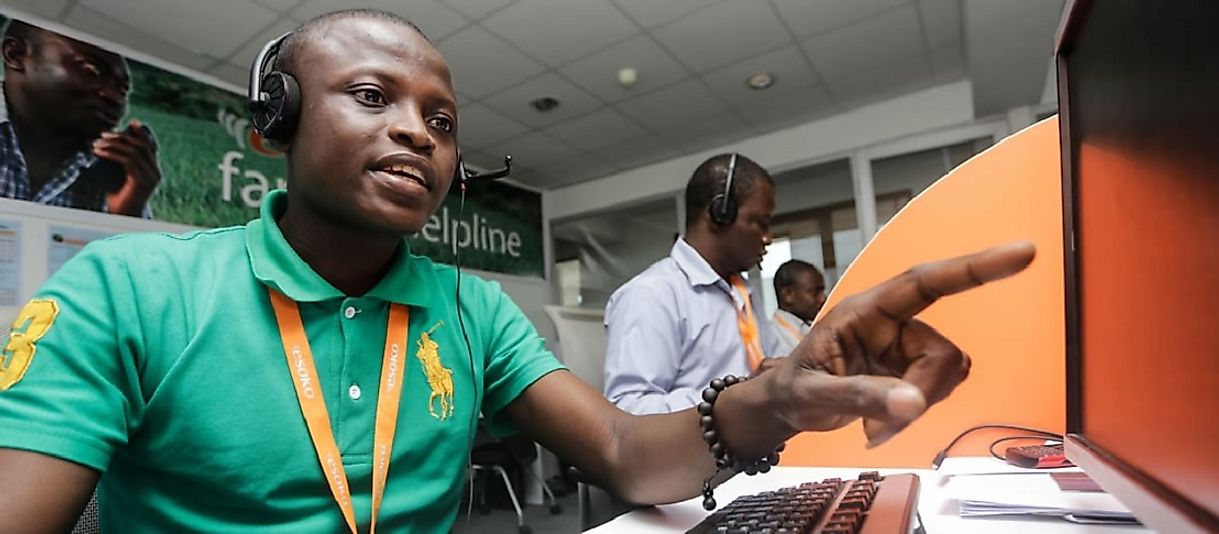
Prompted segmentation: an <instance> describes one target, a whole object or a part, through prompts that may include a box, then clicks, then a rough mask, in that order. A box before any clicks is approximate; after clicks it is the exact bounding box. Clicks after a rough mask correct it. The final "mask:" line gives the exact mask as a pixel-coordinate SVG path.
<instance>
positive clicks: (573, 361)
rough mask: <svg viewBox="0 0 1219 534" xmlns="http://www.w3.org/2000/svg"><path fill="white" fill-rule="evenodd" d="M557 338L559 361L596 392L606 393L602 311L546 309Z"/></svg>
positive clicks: (555, 307) (558, 307) (562, 308)
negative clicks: (556, 332)
mask: <svg viewBox="0 0 1219 534" xmlns="http://www.w3.org/2000/svg"><path fill="white" fill-rule="evenodd" d="M546 315H547V316H549V317H550V320H551V321H552V322H553V323H554V326H555V330H557V331H558V335H559V355H558V356H559V359H560V360H561V361H562V362H563V365H566V366H567V368H568V369H571V372H572V373H575V375H576V376H577V377H579V378H580V380H583V381H585V382H587V383H588V385H590V386H592V387H593V388H594V389H596V390H597V391H605V346H606V343H607V341H606V336H605V312H604V311H603V310H594V309H588V308H571V307H565V306H546Z"/></svg>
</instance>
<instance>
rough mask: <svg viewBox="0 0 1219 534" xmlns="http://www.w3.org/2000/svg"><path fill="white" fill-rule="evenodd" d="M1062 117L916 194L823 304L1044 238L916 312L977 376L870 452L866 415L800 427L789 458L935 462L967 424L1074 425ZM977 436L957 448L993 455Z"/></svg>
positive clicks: (814, 462)
mask: <svg viewBox="0 0 1219 534" xmlns="http://www.w3.org/2000/svg"><path fill="white" fill-rule="evenodd" d="M1061 187H1062V185H1061V169H1060V167H1059V146H1058V120H1057V118H1051V119H1047V120H1045V121H1042V122H1040V123H1038V124H1036V125H1034V126H1031V127H1029V128H1028V129H1025V130H1023V131H1021V132H1019V133H1017V134H1015V135H1013V136H1011V137H1009V138H1007V139H1005V140H1003V141H1002V142H1000V143H998V144H996V145H995V146H993V147H991V148H990V149H989V150H987V151H985V152H983V153H981V154H978V155H977V156H975V157H974V158H972V159H970V160H969V161H967V162H965V163H963V164H962V165H961V166H960V167H957V168H956V169H954V170H953V171H952V172H950V173H949V174H948V175H946V176H944V177H943V178H942V179H940V180H939V181H938V182H936V183H935V184H933V185H932V186H931V187H929V188H928V189H927V190H926V191H924V192H923V193H922V194H921V195H919V196H918V197H916V198H915V199H913V200H912V201H911V202H910V203H909V204H908V205H907V206H906V207H905V209H903V210H902V211H901V212H900V213H898V214H897V216H895V217H894V218H893V219H892V220H891V221H890V222H889V223H888V224H887V225H885V226H884V227H883V228H882V229H881V230H880V231H879V232H878V233H877V234H876V237H875V238H874V239H873V240H872V242H871V243H869V244H868V246H867V247H866V248H865V249H864V250H863V252H862V253H860V255H859V257H858V258H857V259H856V260H855V262H854V263H853V264H852V265H851V267H850V268H849V269H848V270H847V272H846V273H845V274H844V275H843V278H842V280H841V281H839V283H838V285H837V286H836V287H835V288H834V292H833V293H832V294H831V295H830V296H829V299H828V302H827V306H826V309H829V308H830V307H832V306H833V305H835V304H836V303H838V302H839V301H841V300H842V298H843V297H844V296H846V295H850V294H853V293H857V292H859V291H862V290H864V289H866V288H868V287H871V286H872V285H875V284H876V283H878V282H881V281H882V280H885V279H887V278H889V277H892V276H894V275H897V274H899V273H901V272H902V271H904V270H905V269H906V268H908V267H910V266H912V265H915V264H918V263H922V262H926V261H932V260H937V259H942V258H947V257H951V256H957V255H961V254H967V253H970V252H975V251H977V250H980V249H983V248H986V247H989V246H992V245H996V244H1000V243H1004V242H1008V241H1016V240H1025V241H1032V242H1033V243H1035V244H1036V245H1037V258H1036V259H1035V260H1034V261H1033V263H1032V265H1030V266H1029V268H1028V269H1027V270H1026V271H1024V272H1023V273H1021V274H1019V275H1017V276H1014V277H1012V278H1009V279H1006V280H1001V281H999V282H995V283H992V284H989V285H986V286H984V287H982V288H979V289H976V290H973V291H970V292H968V293H965V294H961V295H957V296H953V297H949V298H946V299H944V300H942V301H940V302H938V303H936V304H935V305H933V306H931V307H930V308H928V309H927V310H925V311H924V312H923V313H922V314H920V315H919V318H920V319H922V320H924V321H926V322H928V323H930V324H931V325H932V326H934V327H935V328H936V329H938V330H939V331H940V332H942V333H943V334H944V335H946V336H947V337H948V338H949V339H952V340H953V341H954V342H956V343H957V345H958V346H960V347H961V349H962V350H964V351H965V352H966V353H967V354H969V356H970V357H971V358H972V359H973V369H972V371H971V373H970V377H969V379H968V380H966V381H965V382H964V383H963V384H961V386H960V387H958V388H957V390H956V391H955V392H954V393H953V394H952V395H951V396H950V397H949V398H948V399H946V400H945V401H944V402H941V403H940V404H937V405H935V406H932V407H931V409H930V410H928V412H927V413H926V414H925V415H924V416H923V417H922V418H920V419H919V420H917V421H915V422H914V423H913V424H911V425H910V426H909V427H908V428H907V429H906V430H904V431H903V432H902V433H900V434H898V435H897V436H896V437H894V438H893V439H892V440H890V441H889V442H888V443H886V444H884V445H882V446H880V447H877V448H875V449H871V450H868V449H866V448H865V447H864V443H865V441H866V440H865V438H864V434H863V428H862V425H861V424H860V423H858V422H857V423H855V424H852V425H849V426H847V427H846V428H843V429H840V430H838V431H835V432H826V433H805V434H801V435H799V436H796V437H795V438H794V439H792V440H791V441H790V442H789V443H788V445H787V451H786V452H784V453H783V460H782V464H783V465H788V466H869V467H870V466H877V467H927V466H928V465H929V464H930V462H931V460H932V458H934V457H935V454H936V453H937V452H939V450H940V449H942V448H943V447H944V446H945V445H947V443H948V441H949V440H951V439H952V438H953V436H955V435H956V434H957V433H958V432H960V431H962V430H964V429H966V428H968V427H970V426H973V425H976V424H980V423H988V422H1001V423H1009V424H1019V425H1026V426H1033V427H1038V428H1042V429H1045V430H1049V431H1053V432H1062V431H1063V429H1064V426H1065V414H1066V392H1065V385H1064V384H1065V367H1066V364H1065V327H1064V318H1063V306H1064V304H1063V291H1064V290H1063V256H1062V190H1061ZM995 436H996V434H994V433H990V434H988V433H978V435H976V436H972V437H967V438H966V439H965V440H962V442H961V443H960V444H958V445H957V446H956V447H954V448H953V452H952V453H951V455H965V454H973V455H978V454H981V455H985V454H987V453H986V447H987V445H988V444H989V443H990V441H991V440H992V439H993V438H994V437H995Z"/></svg>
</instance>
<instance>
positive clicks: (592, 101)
mask: <svg viewBox="0 0 1219 534" xmlns="http://www.w3.org/2000/svg"><path fill="white" fill-rule="evenodd" d="M543 96H549V97H553V98H555V99H556V100H558V101H559V107H557V108H554V109H552V110H550V111H546V112H540V111H537V110H535V109H533V107H531V106H530V105H529V102H531V101H533V100H534V99H536V98H540V97H543ZM482 102H483V103H484V104H486V105H487V106H488V107H490V108H491V109H494V110H496V111H498V112H500V113H503V114H504V115H507V116H509V117H512V118H513V119H516V120H518V121H521V122H523V123H525V124H528V125H530V126H535V127H542V126H550V125H552V124H558V123H560V122H563V121H566V120H568V119H572V118H575V117H579V116H580V115H584V114H586V113H588V112H590V111H592V110H594V109H597V108H599V107H601V105H602V104H601V102H600V101H598V100H597V99H596V98H593V97H592V95H589V94H588V93H586V92H584V90H582V89H580V88H579V87H576V86H575V85H572V84H571V82H568V81H567V80H564V79H563V78H560V77H559V76H558V75H556V74H553V73H546V74H543V75H541V76H538V77H537V78H534V79H532V80H529V81H527V82H525V83H523V84H521V85H518V86H516V87H513V88H511V89H508V90H506V91H500V92H498V93H495V94H494V95H492V96H490V97H487V98H486V99H484V100H483V101H482Z"/></svg>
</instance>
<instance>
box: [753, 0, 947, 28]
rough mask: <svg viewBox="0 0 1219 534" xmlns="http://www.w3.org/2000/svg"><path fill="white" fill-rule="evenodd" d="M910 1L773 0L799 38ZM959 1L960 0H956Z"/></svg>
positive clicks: (838, 26)
mask: <svg viewBox="0 0 1219 534" xmlns="http://www.w3.org/2000/svg"><path fill="white" fill-rule="evenodd" d="M908 1H909V0H820V1H810V0H772V2H773V3H774V5H775V8H777V9H778V10H779V15H780V16H782V17H783V20H784V22H786V23H787V26H788V27H789V28H791V30H792V33H794V34H796V37H808V36H811V35H817V34H819V33H825V32H828V31H830V30H835V29H838V28H842V27H844V26H850V25H851V24H854V23H856V22H859V21H862V20H864V19H867V18H868V17H871V16H872V15H875V14H877V13H880V12H881V11H884V10H886V9H891V8H894V7H896V6H899V5H901V4H904V3H907V2H908ZM957 1H958V2H959V1H960V0H957Z"/></svg>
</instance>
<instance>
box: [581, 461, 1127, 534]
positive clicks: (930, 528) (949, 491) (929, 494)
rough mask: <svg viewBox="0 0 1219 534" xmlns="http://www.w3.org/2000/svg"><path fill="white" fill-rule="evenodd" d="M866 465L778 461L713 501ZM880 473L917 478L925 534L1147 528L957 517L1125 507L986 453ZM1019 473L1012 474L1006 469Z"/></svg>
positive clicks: (678, 525) (682, 505) (618, 526)
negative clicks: (968, 510)
mask: <svg viewBox="0 0 1219 534" xmlns="http://www.w3.org/2000/svg"><path fill="white" fill-rule="evenodd" d="M870 470H873V469H868V468H839V467H833V468H822V467H777V468H774V469H772V470H771V472H770V473H767V474H765V475H758V476H753V477H749V476H744V475H738V476H736V477H735V478H733V479H732V480H729V481H728V482H726V483H724V484H723V485H722V486H720V487H719V488H717V489H716V490H715V498H716V500H717V501H719V502H721V503H723V504H727V503H729V502H731V501H732V500H733V499H735V498H737V497H739V496H742V495H749V494H753V493H757V492H761V491H768V490H775V489H778V488H783V487H788V486H798V485H800V484H802V483H804V482H809V481H820V480H823V479H826V478H832V477H838V478H843V479H850V478H855V477H856V476H858V475H859V473H860V472H861V471H870ZM875 470H876V471H879V472H880V474H882V475H887V474H898V473H914V474H916V475H918V476H919V477H920V479H921V481H922V482H921V488H920V497H919V503H918V510H919V515H920V516H921V518H922V523H923V526H924V528H925V530H926V532H927V533H928V534H942V533H944V532H987V533H998V534H1003V533H1026V532H1038V533H1047V534H1057V533H1064V534H1065V533H1081V532H1087V533H1114V534H1135V533H1139V534H1141V533H1144V532H1150V530H1148V529H1146V528H1143V527H1137V526H1114V525H1080V524H1074V523H1070V522H1067V521H1065V520H1062V519H1058V518H1018V519H1017V518H962V517H960V516H959V515H958V507H959V504H960V499H962V498H969V499H981V500H999V499H1006V500H1017V501H1019V502H1021V503H1025V502H1027V503H1029V504H1038V505H1045V506H1056V507H1064V508H1086V509H1101V510H1124V509H1125V507H1124V506H1122V504H1121V503H1120V502H1118V501H1117V499H1116V498H1114V497H1113V496H1112V495H1108V494H1100V493H1081V492H1064V491H1060V490H1059V489H1058V486H1057V485H1055V483H1054V482H1053V481H1052V480H1051V478H1050V475H1049V472H1050V471H1053V472H1064V471H1078V469H1068V470H1061V469H1055V470H1039V471H1030V470H1027V469H1020V468H1017V467H1012V466H1010V465H1007V464H1006V463H1003V462H1000V461H998V460H995V459H993V458H989V457H962V458H949V459H947V460H945V461H944V464H943V466H941V468H940V469H939V470H938V471H932V470H930V469H901V468H888V469H875ZM1014 472H1018V473H1019V474H1011V473H1014ZM709 514H710V512H707V511H705V510H703V507H702V497H698V498H695V499H690V500H687V501H683V502H679V503H675V504H668V505H663V506H656V507H651V508H643V509H639V510H635V511H633V512H630V513H628V514H625V515H623V516H620V517H618V518H617V519H614V520H613V521H610V522H608V523H606V524H604V525H601V526H599V527H597V528H594V529H591V530H589V531H588V532H589V533H592V534H611V533H628V532H629V533H632V534H659V533H674V532H685V531H687V530H689V529H690V528H692V527H694V526H695V525H697V524H699V522H701V521H702V520H703V519H704V518H705V517H707V515H709Z"/></svg>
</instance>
